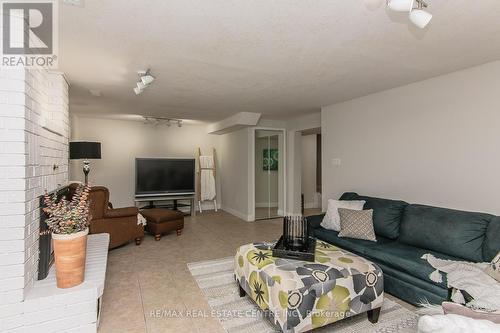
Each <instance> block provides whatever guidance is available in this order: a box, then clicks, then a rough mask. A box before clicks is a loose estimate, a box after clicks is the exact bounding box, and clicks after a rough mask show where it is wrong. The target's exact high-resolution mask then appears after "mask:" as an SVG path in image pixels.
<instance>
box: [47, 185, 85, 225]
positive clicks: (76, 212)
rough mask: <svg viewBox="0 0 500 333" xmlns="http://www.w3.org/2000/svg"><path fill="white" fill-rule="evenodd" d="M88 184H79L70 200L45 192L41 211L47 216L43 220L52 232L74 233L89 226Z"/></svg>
mask: <svg viewBox="0 0 500 333" xmlns="http://www.w3.org/2000/svg"><path fill="white" fill-rule="evenodd" d="M89 193H90V186H89V185H84V184H80V185H79V186H78V187H77V189H76V191H75V194H74V195H73V197H72V198H71V200H67V199H66V198H64V197H63V198H61V199H60V200H59V199H58V198H57V195H56V194H55V193H54V194H53V195H49V194H45V197H44V203H45V206H46V207H45V208H44V209H43V211H44V212H45V213H46V214H47V215H48V216H49V218H48V219H47V220H46V221H45V222H46V223H47V226H48V227H49V229H50V231H52V233H54V234H74V233H77V232H79V231H84V230H86V229H87V228H88V227H89V222H90V219H91V216H90V210H89V206H90V201H89Z"/></svg>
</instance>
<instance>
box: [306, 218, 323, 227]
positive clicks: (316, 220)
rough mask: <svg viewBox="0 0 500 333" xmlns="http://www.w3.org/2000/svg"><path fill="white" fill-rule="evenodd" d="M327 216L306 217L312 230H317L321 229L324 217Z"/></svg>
mask: <svg viewBox="0 0 500 333" xmlns="http://www.w3.org/2000/svg"><path fill="white" fill-rule="evenodd" d="M324 216H325V214H319V215H312V216H306V218H307V224H308V225H309V228H311V229H317V228H319V227H320V224H321V222H322V221H323V217H324Z"/></svg>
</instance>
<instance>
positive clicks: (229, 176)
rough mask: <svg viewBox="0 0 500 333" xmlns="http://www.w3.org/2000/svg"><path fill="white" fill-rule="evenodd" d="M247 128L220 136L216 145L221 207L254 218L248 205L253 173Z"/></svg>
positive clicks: (245, 218)
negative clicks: (217, 145) (218, 145)
mask: <svg viewBox="0 0 500 333" xmlns="http://www.w3.org/2000/svg"><path fill="white" fill-rule="evenodd" d="M250 131H251V130H250V129H248V128H244V129H241V130H238V131H235V132H231V133H228V134H224V135H222V136H220V138H221V144H220V149H219V152H220V154H219V159H220V165H221V168H220V169H221V172H222V174H223V178H222V182H221V197H222V209H223V210H225V211H227V212H228V213H230V214H233V215H235V216H238V217H239V218H241V219H243V220H245V221H252V220H253V219H254V212H253V211H252V210H253V208H251V207H250V206H251V205H250V202H251V201H250V198H251V195H253V193H254V192H253V191H252V189H251V188H250V184H252V186H253V183H252V179H253V178H252V177H251V175H252V174H253V173H251V172H250V171H251V170H252V168H253V165H250V161H251V160H252V159H251V156H250V154H251V152H250V151H251V149H250V142H251V140H252V136H251V132H250Z"/></svg>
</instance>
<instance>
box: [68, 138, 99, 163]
mask: <svg viewBox="0 0 500 333" xmlns="http://www.w3.org/2000/svg"><path fill="white" fill-rule="evenodd" d="M69 159H70V160H90V159H98V160H99V159H101V143H100V142H86V141H75V142H70V143H69Z"/></svg>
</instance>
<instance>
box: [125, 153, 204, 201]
mask: <svg viewBox="0 0 500 333" xmlns="http://www.w3.org/2000/svg"><path fill="white" fill-rule="evenodd" d="M194 173H195V160H194V159H174V158H136V159H135V196H136V197H141V196H142V197H145V196H160V195H174V194H192V193H195V185H194V176H195V174H194Z"/></svg>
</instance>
